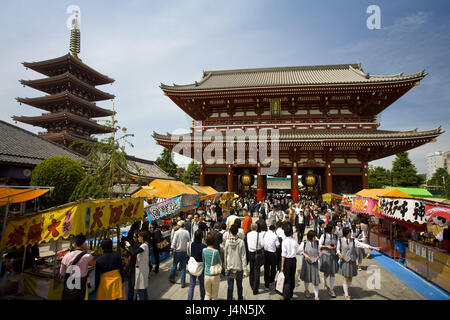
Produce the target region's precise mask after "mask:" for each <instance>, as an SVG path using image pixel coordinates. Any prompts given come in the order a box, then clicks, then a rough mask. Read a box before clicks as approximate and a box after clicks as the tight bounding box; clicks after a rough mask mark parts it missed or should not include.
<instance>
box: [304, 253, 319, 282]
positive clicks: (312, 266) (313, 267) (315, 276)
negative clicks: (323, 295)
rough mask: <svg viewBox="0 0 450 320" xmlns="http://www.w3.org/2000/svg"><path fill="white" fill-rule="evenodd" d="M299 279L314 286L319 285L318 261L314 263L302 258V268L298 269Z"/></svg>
mask: <svg viewBox="0 0 450 320" xmlns="http://www.w3.org/2000/svg"><path fill="white" fill-rule="evenodd" d="M300 279H301V280H303V281H304V282H306V283H312V284H314V285H315V286H317V285H319V283H320V277H319V261H316V262H314V263H311V262H308V261H306V259H304V258H303V259H302V269H301V270H300Z"/></svg>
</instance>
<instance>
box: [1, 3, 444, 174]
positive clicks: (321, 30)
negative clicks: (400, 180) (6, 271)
mask: <svg viewBox="0 0 450 320" xmlns="http://www.w3.org/2000/svg"><path fill="white" fill-rule="evenodd" d="M72 4H73V5H78V6H79V7H80V8H81V53H80V55H79V56H80V58H81V59H82V60H83V62H85V63H87V64H88V65H90V66H91V67H93V68H95V69H96V70H98V71H100V72H102V73H104V74H106V75H108V76H110V77H112V78H114V79H115V80H116V82H115V83H113V84H112V85H105V86H100V87H99V88H100V89H102V90H104V91H107V92H110V93H113V94H115V95H116V99H115V106H116V111H117V112H118V116H117V118H118V120H119V122H120V124H121V125H122V126H124V127H126V128H127V129H128V131H129V132H130V133H134V134H135V137H134V138H132V139H131V142H132V143H133V144H134V148H133V149H129V150H128V152H129V153H130V154H133V155H135V156H138V157H142V158H147V159H156V157H157V156H158V155H159V153H160V152H161V147H159V146H157V145H156V144H155V141H154V140H153V138H152V137H151V134H152V132H153V131H156V132H160V133H165V132H173V131H174V130H177V129H181V128H184V129H188V128H189V126H190V125H191V119H190V118H189V116H187V115H186V114H185V113H184V112H183V111H181V110H180V109H179V108H178V107H177V106H176V105H175V104H174V103H172V102H171V100H170V99H169V98H167V97H165V96H164V95H163V93H162V91H161V90H160V88H159V84H160V83H161V82H163V83H166V84H172V83H177V84H185V83H193V82H194V81H196V80H197V81H198V80H199V79H200V78H201V74H202V70H216V69H237V68H255V67H275V66H293V65H320V64H340V63H354V62H362V67H363V69H364V71H366V72H368V73H370V74H395V73H399V72H404V73H405V74H408V73H415V72H418V71H420V70H422V69H425V71H426V72H427V73H429V75H428V76H427V77H425V79H424V80H423V81H422V82H421V84H420V86H417V87H415V88H413V89H412V90H411V91H410V92H408V93H407V94H406V95H405V96H403V97H402V98H401V99H400V100H398V101H396V102H395V103H394V104H392V105H391V106H390V107H389V108H388V109H387V110H385V111H384V112H383V113H382V114H381V117H380V120H381V127H380V129H385V130H409V129H414V128H418V130H428V129H432V128H436V127H437V126H439V125H441V126H442V127H443V129H444V130H446V131H448V130H449V125H448V124H449V120H450V108H449V105H450V65H449V61H450V10H449V9H450V2H448V1H438V0H436V1H356V0H355V1H269V0H266V1H257V0H252V1H250V0H249V1H243V0H241V1H235V0H230V1H212V0H189V1H187V0H185V1H137V0H136V1H75V0H73V1H62V0H53V1H20V0H16V1H14V2H13V1H9V2H5V3H4V4H3V6H2V10H1V11H0V21H1V22H0V23H1V28H0V38H1V39H2V40H3V44H2V46H1V51H0V58H1V59H0V70H1V73H2V77H1V78H0V106H1V108H2V112H1V113H0V119H1V120H5V121H8V122H13V121H12V119H11V116H13V115H27V116H32V115H38V114H40V113H41V112H44V111H42V110H37V109H34V108H32V107H28V106H26V105H22V106H20V105H19V104H18V103H17V102H16V101H15V98H16V97H35V96H39V95H41V93H39V92H38V91H36V90H33V89H30V88H24V87H22V86H21V85H20V84H19V82H18V80H20V79H37V78H41V77H42V76H41V75H39V74H38V73H36V72H34V71H32V70H26V69H25V68H24V67H23V66H22V65H21V62H23V61H39V60H46V59H51V58H55V57H59V56H62V55H64V54H66V53H67V52H68V48H69V30H68V29H67V27H66V20H67V18H68V17H69V14H67V13H66V9H67V7H68V6H69V5H72ZM369 5H378V6H379V7H380V9H381V26H382V28H381V29H380V30H369V29H368V28H367V27H366V20H367V18H368V17H369V14H367V13H366V9H367V7H368V6H369ZM99 105H100V106H103V107H106V108H111V102H110V101H106V102H100V103H99ZM17 125H18V126H20V127H22V128H25V129H27V130H30V131H33V132H39V131H43V129H41V128H37V127H32V126H30V125H26V124H20V123H18V124H17ZM438 150H441V151H447V150H450V136H449V133H448V132H446V133H444V134H442V135H441V136H440V137H439V138H438V141H437V142H436V143H430V144H427V145H425V146H422V147H419V148H416V149H414V150H411V151H410V157H411V159H412V160H413V161H414V163H415V164H416V167H417V168H418V170H419V172H421V173H425V172H426V158H425V155H426V154H427V153H430V152H433V151H438ZM176 160H177V161H178V162H180V163H185V162H186V160H184V159H182V158H181V157H177V158H176ZM392 160H393V157H389V158H385V159H382V160H378V161H375V162H373V163H371V164H373V165H381V166H384V167H386V168H391V163H392Z"/></svg>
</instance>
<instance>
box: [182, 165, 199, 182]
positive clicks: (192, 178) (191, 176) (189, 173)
mask: <svg viewBox="0 0 450 320" xmlns="http://www.w3.org/2000/svg"><path fill="white" fill-rule="evenodd" d="M181 180H182V181H183V182H184V183H186V184H193V183H199V182H200V164H198V163H196V162H195V161H194V160H192V161H191V163H189V166H188V168H187V170H186V172H185V173H184V174H183V175H182V177H181Z"/></svg>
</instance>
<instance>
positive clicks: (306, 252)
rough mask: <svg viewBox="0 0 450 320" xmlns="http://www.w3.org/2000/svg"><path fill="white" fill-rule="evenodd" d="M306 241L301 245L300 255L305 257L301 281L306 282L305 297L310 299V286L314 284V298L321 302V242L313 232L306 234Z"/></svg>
mask: <svg viewBox="0 0 450 320" xmlns="http://www.w3.org/2000/svg"><path fill="white" fill-rule="evenodd" d="M306 239H307V240H305V241H303V242H302V244H301V245H300V249H299V250H300V254H302V255H303V257H304V259H303V260H302V261H303V262H302V268H301V270H300V279H301V280H303V281H304V282H305V296H306V297H307V298H309V297H310V293H309V284H310V283H312V284H313V286H314V297H315V300H320V298H319V284H320V276H319V256H320V250H319V241H317V237H316V233H315V232H314V231H312V230H310V231H308V233H307V234H306Z"/></svg>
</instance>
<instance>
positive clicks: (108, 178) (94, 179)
mask: <svg viewBox="0 0 450 320" xmlns="http://www.w3.org/2000/svg"><path fill="white" fill-rule="evenodd" d="M105 126H107V127H110V128H113V130H114V132H113V134H112V135H111V136H109V137H106V138H103V139H102V140H101V141H85V142H83V143H81V147H82V148H83V149H84V150H86V151H87V152H88V153H89V156H88V157H87V160H86V165H87V166H88V171H89V173H88V174H87V176H86V177H85V179H83V181H81V182H80V183H79V184H78V186H77V188H76V189H75V190H74V192H73V194H72V195H71V197H70V201H75V200H84V199H101V198H112V197H113V186H114V185H116V184H119V185H120V186H121V188H122V192H127V191H128V189H129V187H130V182H131V178H130V175H129V173H128V171H129V168H130V166H131V164H130V162H128V161H127V158H126V155H127V154H126V152H125V145H129V146H131V147H133V144H131V143H130V142H129V141H128V140H127V139H128V138H129V137H133V136H134V135H133V134H129V133H126V131H127V129H126V128H121V127H120V126H119V125H118V124H117V120H115V119H114V117H113V118H112V121H109V120H105ZM120 131H122V136H120V137H118V138H116V132H120ZM121 141H122V145H121V144H120V142H121ZM133 169H134V171H136V172H138V173H139V172H140V171H141V170H140V169H139V168H138V167H136V166H135V168H133Z"/></svg>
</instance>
